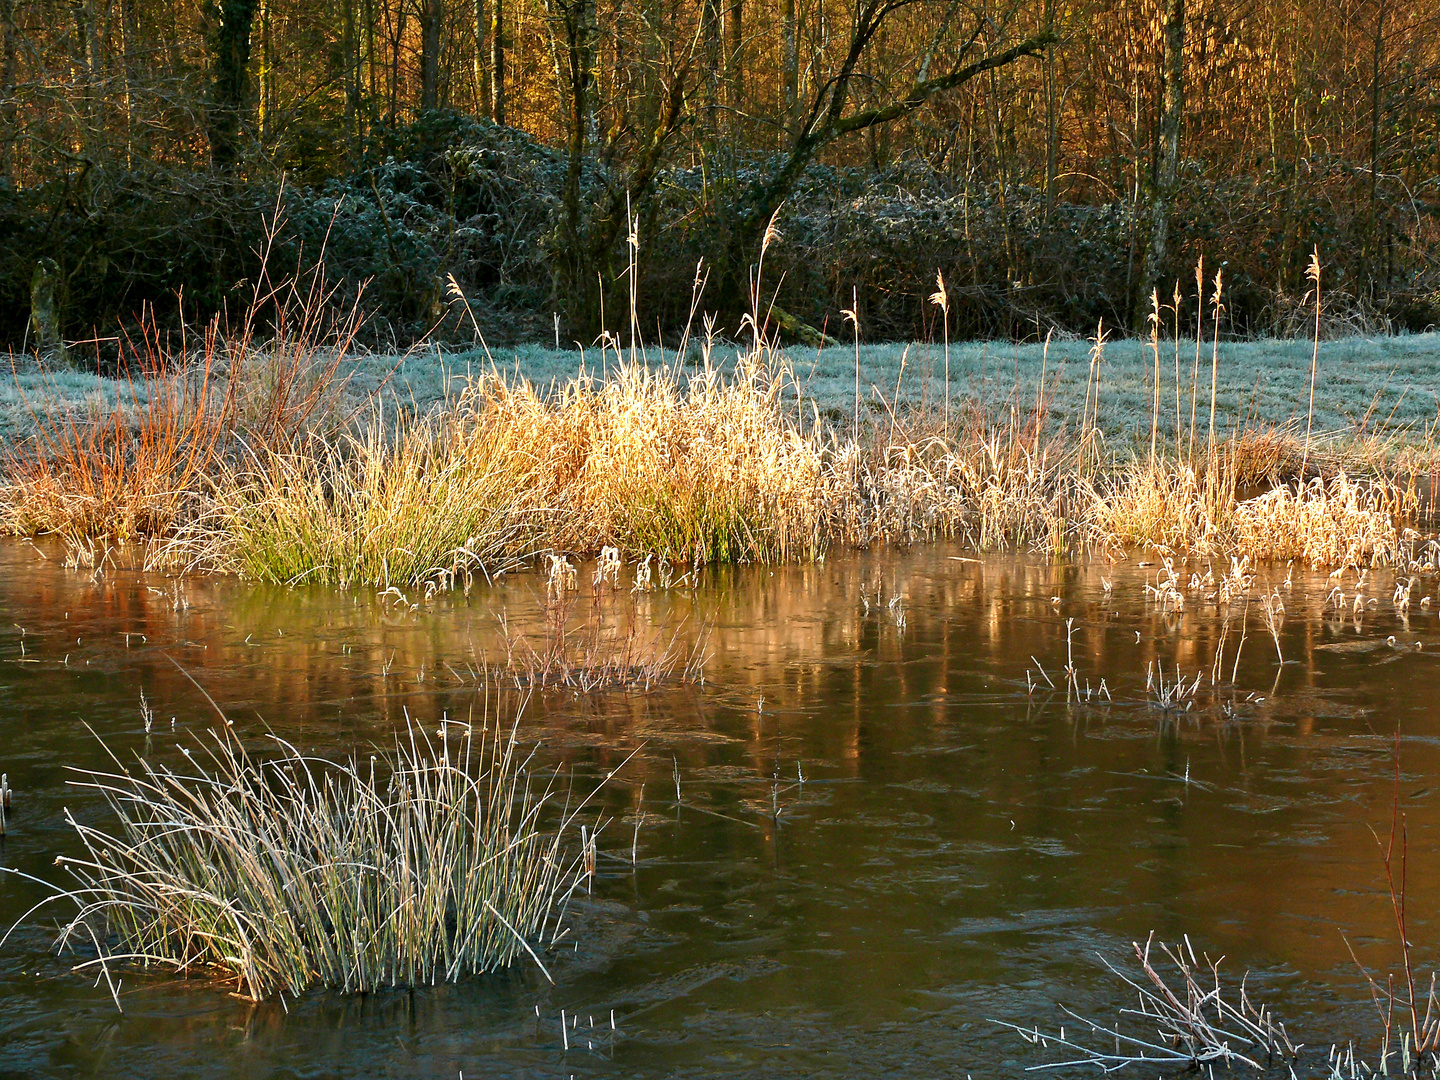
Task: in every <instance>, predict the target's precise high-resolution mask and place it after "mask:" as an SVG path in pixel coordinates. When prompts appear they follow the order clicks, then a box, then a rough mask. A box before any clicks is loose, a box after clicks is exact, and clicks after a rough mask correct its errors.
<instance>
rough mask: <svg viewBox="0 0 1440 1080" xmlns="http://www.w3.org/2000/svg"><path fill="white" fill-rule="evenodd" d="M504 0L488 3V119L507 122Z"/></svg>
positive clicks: (494, 0)
mask: <svg viewBox="0 0 1440 1080" xmlns="http://www.w3.org/2000/svg"><path fill="white" fill-rule="evenodd" d="M505 74H506V73H505V0H492V3H491V5H490V119H491V120H494V121H495V123H497V124H504V123H507V121H506V118H505V113H506V101H505V95H506V90H507V86H506V81H505Z"/></svg>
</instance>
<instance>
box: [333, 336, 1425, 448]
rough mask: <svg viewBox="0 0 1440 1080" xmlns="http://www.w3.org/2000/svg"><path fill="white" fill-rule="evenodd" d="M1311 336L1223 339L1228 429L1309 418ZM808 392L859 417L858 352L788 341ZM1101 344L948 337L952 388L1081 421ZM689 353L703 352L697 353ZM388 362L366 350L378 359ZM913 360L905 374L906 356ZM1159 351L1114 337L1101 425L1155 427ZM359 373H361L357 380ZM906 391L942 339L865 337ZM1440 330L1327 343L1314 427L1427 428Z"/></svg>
mask: <svg viewBox="0 0 1440 1080" xmlns="http://www.w3.org/2000/svg"><path fill="white" fill-rule="evenodd" d="M1312 348H1313V346H1312V344H1311V342H1309V341H1277V340H1261V341H1242V342H1226V341H1222V342H1221V343H1220V347H1219V352H1218V363H1217V365H1216V367H1217V372H1216V381H1217V386H1218V390H1217V394H1216V402H1215V413H1216V420H1217V425H1223V426H1222V427H1221V430H1222V431H1226V430H1228V429H1229V428H1230V427H1231V426H1232V425H1242V426H1244V425H1248V424H1249V423H1252V422H1253V423H1255V424H1258V425H1265V424H1283V423H1285V422H1287V421H1289V420H1292V419H1296V418H1298V419H1299V420H1300V423H1301V424H1302V425H1303V424H1304V421H1305V413H1306V406H1307V402H1308V396H1309V380H1310V361H1311V353H1312ZM1179 352H1180V356H1179V360H1180V383H1181V394H1180V397H1181V403H1180V404H1181V409H1180V411H1181V413H1182V427H1183V428H1185V429H1186V430H1188V428H1189V423H1190V408H1191V402H1190V392H1191V381H1192V374H1194V372H1195V366H1196V361H1195V356H1196V350H1195V342H1194V340H1193V339H1190V340H1182V341H1181V342H1180V350H1179ZM738 354H739V350H737V349H735V348H730V349H724V348H719V347H717V348H716V350H715V353H714V357H713V359H714V361H715V362H716V363H717V364H722V365H728V364H733V362H734V360H735V357H736V356H737V355H738ZM782 355H783V357H784V359H785V361H786V362H787V363H788V364H789V365H790V367H791V368H792V370H793V371H794V373H795V376H796V378H797V380H798V382H799V383H800V385H801V387H802V388H803V390H804V393H805V395H806V396H807V397H808V398H810V399H812V400H813V401H814V403H815V406H816V407H817V408H818V409H819V410H820V412H821V413H822V414H825V415H828V416H829V418H830V419H831V420H832V421H838V420H839V419H841V418H849V417H851V415H852V413H853V411H854V407H855V350H854V348H853V347H847V346H832V347H830V348H826V349H820V350H815V349H803V348H790V349H785V350H783V353H782ZM1090 355H1091V344H1090V343H1089V342H1086V341H1063V342H1060V341H1057V342H1052V343H1051V344H1050V345H1049V346H1048V348H1047V347H1046V346H1045V345H1043V344H1027V345H1014V344H1011V343H1009V342H995V341H989V342H963V343H953V344H952V345H951V346H950V396H951V402H952V409H953V408H954V407H956V406H957V405H959V406H963V405H965V404H968V403H979V404H982V405H985V406H988V407H990V408H991V409H994V408H1000V407H1004V406H1006V405H1008V404H1009V403H1010V402H1011V401H1012V400H1013V401H1014V402H1015V403H1016V404H1017V405H1018V406H1019V408H1020V409H1021V410H1022V411H1026V410H1028V409H1029V408H1031V407H1033V405H1034V404H1035V401H1036V395H1037V391H1038V390H1039V388H1040V380H1041V374H1042V371H1043V373H1044V376H1045V382H1046V385H1047V387H1048V388H1049V389H1050V392H1051V396H1050V398H1049V400H1048V402H1047V405H1048V413H1049V416H1050V417H1051V418H1053V419H1054V420H1056V421H1058V422H1069V423H1070V425H1071V426H1072V427H1074V426H1078V424H1079V422H1080V418H1081V414H1082V412H1083V410H1084V404H1085V395H1086V386H1087V380H1088V378H1089V372H1090ZM1211 355H1212V347H1211V344H1210V343H1209V342H1204V343H1202V345H1201V348H1200V361H1199V373H1198V377H1197V378H1196V379H1195V383H1196V413H1197V416H1198V419H1199V422H1200V423H1201V425H1202V426H1203V425H1205V424H1208V418H1209V403H1210V366H1211ZM492 357H493V360H494V361H495V362H496V363H497V364H499V365H501V366H503V367H505V368H507V369H508V370H510V371H517V370H518V372H519V373H520V374H521V375H523V376H525V377H526V378H528V379H530V380H531V381H532V382H535V383H538V384H548V383H550V382H552V381H553V382H564V381H565V380H566V379H568V378H570V377H572V376H574V375H575V373H576V371H577V370H578V368H579V365H580V362H581V354H580V353H579V352H577V351H575V350H559V351H557V350H554V349H548V348H541V347H535V346H531V347H527V348H523V349H503V350H500V349H497V350H493V352H492ZM648 358H649V360H650V363H651V366H656V365H658V364H660V363H667V364H673V363H674V359H675V357H674V354H673V353H671V352H663V353H662V352H661V351H658V350H655V349H650V350H649V351H648ZM688 361H689V364H690V365H691V366H695V365H697V364H698V363H699V362H700V358H699V354H698V352H695V351H692V352H691V354H690V356H689V357H688ZM375 362H376V361H374V360H370V361H364V362H362V363H364V364H366V365H369V364H374V363H375ZM489 362H490V360H489V359H487V357H486V355H485V354H484V353H483V352H480V351H472V352H466V353H461V354H458V355H451V356H448V357H445V358H444V360H443V364H444V369H445V370H446V371H448V372H450V373H452V374H454V373H456V372H458V373H459V374H461V375H463V374H464V372H465V371H466V369H467V368H469V369H478V368H479V367H480V366H486V365H488V364H489ZM902 362H903V365H904V371H903V377H902V371H901V365H902ZM585 363H586V367H587V369H588V370H592V371H593V372H594V373H595V374H596V375H597V376H600V375H601V374H602V373H603V370H604V368H606V367H613V366H614V364H615V358H614V354H613V352H612V353H609V354H608V356H607V358H606V359H605V361H604V362H603V364H602V360H601V357H600V355H599V353H598V350H597V351H590V352H587V353H586V354H585ZM1154 367H1155V358H1154V354H1153V353H1152V352H1151V350H1150V347H1149V345H1148V343H1142V342H1140V341H1137V340H1134V339H1126V340H1119V341H1110V342H1106V344H1105V349H1104V359H1103V360H1102V362H1101V363H1100V365H1099V415H1098V421H1097V422H1098V426H1099V427H1100V428H1101V429H1102V430H1104V431H1106V432H1109V433H1111V434H1112V436H1114V435H1116V434H1118V433H1121V432H1125V431H1134V432H1136V433H1137V437H1140V438H1141V441H1142V442H1143V441H1147V440H1148V439H1149V434H1150V413H1151V407H1152V402H1153V391H1152V385H1153V383H1152V380H1153V378H1154ZM1175 367H1176V356H1175V344H1174V342H1164V341H1162V342H1161V343H1160V425H1159V426H1160V432H1161V434H1162V435H1163V434H1166V433H1168V434H1170V436H1171V437H1172V438H1173V435H1174V430H1175V411H1176V410H1175ZM441 379H442V375H441V365H440V364H439V363H437V362H436V360H435V358H434V357H433V356H431V357H426V358H420V359H415V360H411V361H409V362H408V363H407V364H406V365H405V366H404V367H402V368H401V369H400V371H399V372H397V380H396V382H397V386H405V387H407V388H410V389H411V390H412V392H414V393H415V395H416V400H417V401H421V402H433V401H437V400H439V396H440V385H441ZM357 381H358V380H357ZM897 384H898V386H899V389H900V398H901V400H902V401H904V402H908V403H910V404H921V403H924V404H928V405H934V406H936V407H939V406H940V405H941V404H942V403H943V400H944V388H945V350H944V347H943V346H942V345H940V344H935V343H924V342H921V343H913V344H909V345H903V344H894V345H862V346H861V347H860V408H861V418H862V421H863V419H864V417H865V416H866V412H867V410H868V412H869V413H870V414H875V413H877V412H878V413H882V414H884V413H885V405H884V403H883V402H882V401H881V397H882V395H883V397H884V399H885V401H889V402H893V401H894V399H895V396H896V387H897ZM1437 392H1440V333H1431V334H1414V335H1402V336H1396V337H1388V338H1358V337H1357V338H1343V339H1340V340H1336V341H1323V342H1321V343H1320V356H1319V364H1318V372H1317V377H1316V390H1315V420H1314V427H1315V431H1316V432H1327V433H1331V434H1333V435H1340V436H1342V437H1343V436H1346V435H1357V434H1365V435H1372V434H1376V433H1377V432H1378V433H1384V434H1388V435H1399V434H1402V433H1406V432H1409V433H1411V434H1412V435H1413V436H1414V437H1416V438H1423V437H1424V434H1425V428H1426V425H1427V424H1433V423H1434V422H1435V420H1436V417H1437V413H1440V396H1437Z"/></svg>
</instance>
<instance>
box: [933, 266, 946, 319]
mask: <svg viewBox="0 0 1440 1080" xmlns="http://www.w3.org/2000/svg"><path fill="white" fill-rule="evenodd" d="M930 302H931V303H932V304H934V305H935V306H936V307H938V308H940V310H941V311H942V312H944V313H945V314H946V315H949V314H950V296H949V294H948V293H947V292H946V291H945V275H944V274H942V273H941V272H940V271H939V270H936V271H935V291H934V292H933V293H931V294H930Z"/></svg>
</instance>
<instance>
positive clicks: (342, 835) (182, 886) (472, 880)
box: [46, 725, 593, 1007]
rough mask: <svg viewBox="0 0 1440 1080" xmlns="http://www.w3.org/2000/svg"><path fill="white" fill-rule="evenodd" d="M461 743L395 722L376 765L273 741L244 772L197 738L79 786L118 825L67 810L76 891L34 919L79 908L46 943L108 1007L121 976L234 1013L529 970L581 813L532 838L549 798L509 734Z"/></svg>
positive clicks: (566, 890)
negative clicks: (147, 973) (99, 987)
mask: <svg viewBox="0 0 1440 1080" xmlns="http://www.w3.org/2000/svg"><path fill="white" fill-rule="evenodd" d="M459 727H460V726H459V725H457V728H459ZM462 730H463V731H464V734H461V735H459V736H458V737H456V738H451V737H450V736H449V735H448V731H449V727H448V726H442V728H441V730H440V733H439V735H438V737H437V738H436V739H434V740H432V739H430V738H428V737H427V736H426V735H424V734H423V733H418V732H417V731H416V729H415V728H414V726H412V727H411V729H410V731H409V733H408V736H406V737H405V738H403V739H398V740H397V743H396V748H395V752H394V754H393V756H388V757H387V760H384V761H377V759H376V758H375V757H370V758H369V759H368V760H365V761H362V760H360V759H359V758H351V759H350V760H349V761H348V762H332V761H327V760H323V759H319V758H314V757H310V756H308V755H306V754H304V753H302V752H301V751H300V750H299V749H297V748H296V747H295V746H293V745H291V744H290V743H288V742H285V741H284V740H283V739H280V738H278V737H276V736H273V735H272V736H271V738H272V739H273V740H274V743H275V746H276V748H277V750H278V753H277V754H276V755H275V756H273V757H271V758H269V759H267V760H263V761H262V760H258V759H257V758H255V757H252V756H251V753H250V752H249V751H248V750H247V749H246V748H245V747H244V745H243V744H242V743H241V742H240V741H239V740H238V738H237V737H236V736H235V735H233V734H232V733H231V732H229V731H224V732H213V731H212V732H211V733H209V735H208V736H207V737H205V738H203V739H201V740H199V741H198V745H196V746H195V747H193V748H192V747H182V748H181V752H182V753H183V755H184V757H185V766H184V768H183V769H181V770H180V771H176V770H173V769H171V768H169V767H168V766H166V765H163V764H158V763H155V762H152V761H149V760H147V759H144V758H140V759H137V761H136V763H135V764H134V765H133V766H125V765H122V764H121V763H120V762H119V760H118V759H115V762H116V771H114V772H90V771H81V772H80V774H79V776H80V778H79V779H78V780H77V781H75V783H76V784H77V786H80V787H85V788H90V789H93V790H95V791H98V792H99V793H100V794H101V795H102V796H103V797H104V799H105V800H106V802H108V804H109V806H110V809H111V811H113V813H114V815H115V818H116V819H117V821H116V826H115V827H114V830H113V831H108V832H107V831H105V830H104V829H102V828H98V827H93V826H90V825H86V824H82V823H80V822H79V821H77V820H76V818H75V817H74V816H73V815H71V814H70V813H69V812H68V811H67V817H68V819H69V821H70V823H71V825H73V826H74V828H75V829H76V831H77V832H78V833H79V835H80V838H81V840H82V842H83V843H84V845H85V849H86V856H85V857H84V858H78V859H70V858H62V859H60V860H58V863H59V865H61V866H63V867H64V868H65V870H66V871H67V872H68V873H69V874H70V876H71V877H72V878H73V880H74V883H75V884H74V887H73V888H71V889H69V890H61V889H58V888H57V895H56V896H53V897H51V898H49V900H47V901H46V903H49V902H51V901H55V900H65V901H71V902H73V903H74V904H75V905H76V906H77V909H78V910H77V911H76V913H75V915H74V917H73V918H72V919H70V921H69V922H68V923H66V924H65V925H64V926H63V927H62V929H61V933H60V937H59V941H58V944H59V946H60V947H62V948H63V947H65V946H75V945H80V946H82V947H86V948H88V949H93V950H94V951H95V953H96V954H97V955H96V956H95V957H94V958H93V959H88V960H85V961H83V962H81V963H80V964H79V965H78V969H91V970H94V969H99V970H100V971H101V972H102V973H103V974H104V976H105V978H106V979H107V980H108V981H109V984H110V989H111V992H112V994H113V995H114V996H115V1002H116V1005H117V1007H118V1006H119V1004H120V999H119V993H118V991H119V984H118V977H119V969H120V968H121V967H122V966H124V965H127V964H136V965H139V966H141V967H145V968H150V967H159V968H164V969H170V970H172V971H174V972H176V973H180V974H192V973H193V974H208V975H213V976H215V977H217V978H219V979H222V980H230V979H233V980H234V981H235V984H236V991H237V992H238V993H239V994H241V995H243V996H245V997H248V998H251V999H261V998H269V997H273V996H275V995H281V996H282V998H283V996H284V995H290V996H294V995H297V994H300V993H302V992H303V991H305V990H308V989H311V988H315V987H325V988H329V989H333V990H338V991H341V992H344V993H364V992H368V991H373V990H379V989H382V988H387V987H414V986H420V985H433V984H436V983H439V982H442V981H443V982H454V981H457V980H459V979H460V978H462V977H464V976H467V975H477V974H481V973H483V972H488V971H493V970H496V969H500V968H506V967H509V966H510V965H511V964H513V963H514V962H515V961H516V960H517V959H520V958H521V957H522V956H525V957H528V958H529V959H530V960H531V961H533V962H534V963H535V964H536V965H537V966H539V967H540V970H541V971H542V972H545V968H544V964H543V962H542V961H541V959H540V956H539V950H540V949H541V947H542V945H543V943H544V942H546V941H547V940H548V941H553V940H554V938H555V936H556V934H557V933H558V932H560V923H561V920H562V918H563V914H564V911H565V908H566V904H567V901H568V900H569V898H570V896H571V894H572V892H573V890H574V889H575V887H576V885H577V884H578V882H579V881H580V880H581V879H582V877H583V876H584V874H585V873H586V868H587V867H588V866H593V851H592V850H585V851H580V852H577V853H575V854H573V855H569V854H567V853H566V852H565V851H564V849H563V848H562V842H561V838H562V835H563V834H564V832H565V831H566V828H567V826H568V825H569V824H570V823H571V822H572V821H573V819H574V817H575V814H576V813H578V812H579V810H580V809H581V808H582V807H583V805H584V803H583V801H582V803H581V804H580V807H575V808H572V809H570V810H569V812H567V813H565V814H563V815H562V820H561V821H560V824H559V828H558V829H556V830H554V831H548V830H546V829H543V828H542V822H541V817H542V811H544V809H545V808H546V807H547V805H548V804H549V803H550V801H551V799H552V795H553V793H554V789H553V785H546V786H544V787H543V788H541V787H539V786H538V785H536V784H535V782H534V778H533V775H532V772H531V768H530V765H531V760H532V757H533V753H532V755H522V754H520V753H519V751H518V749H517V744H516V738H515V730H514V728H512V729H511V730H510V732H509V734H508V735H506V734H505V733H503V732H501V731H499V730H497V729H491V730H488V731H487V730H484V729H482V730H481V732H480V733H479V734H478V735H472V734H471V733H470V729H469V728H468V727H465V728H463V729H462ZM590 844H593V839H592V840H588V841H587V844H586V846H587V848H588V845H590ZM78 969H77V970H78ZM545 974H546V976H547V977H548V974H549V973H548V972H545Z"/></svg>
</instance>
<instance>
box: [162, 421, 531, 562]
mask: <svg viewBox="0 0 1440 1080" xmlns="http://www.w3.org/2000/svg"><path fill="white" fill-rule="evenodd" d="M524 434H525V433H524V431H523V429H519V428H516V427H514V426H510V425H506V424H503V423H495V422H493V418H492V417H489V416H487V414H486V412H485V410H484V408H483V405H482V406H477V404H476V402H475V400H474V399H473V398H467V399H465V400H463V401H462V402H461V404H460V406H459V407H458V408H457V409H456V410H455V411H453V412H451V413H447V414H444V415H441V416H438V417H434V418H428V419H424V420H421V421H419V422H415V423H412V424H410V425H408V426H405V427H403V428H402V429H401V430H400V431H399V432H398V434H397V433H392V431H391V430H390V429H389V428H387V427H386V426H385V425H384V423H383V422H382V420H381V419H380V418H375V419H373V420H372V421H371V423H370V425H369V426H368V427H367V428H366V430H365V431H364V432H362V433H360V434H358V435H356V434H343V435H341V436H339V437H337V438H335V439H331V440H327V439H323V438H321V437H319V436H312V437H310V438H308V439H306V440H304V441H302V442H300V443H298V444H297V445H295V446H291V447H284V448H280V449H275V448H271V447H261V448H259V449H258V450H256V451H255V452H254V453H253V454H251V455H249V460H248V461H247V462H246V463H245V464H243V465H239V466H232V467H227V468H226V469H224V470H223V471H222V473H221V475H220V476H219V478H218V480H217V482H216V483H215V485H214V488H213V493H212V496H211V499H212V501H211V504H210V506H209V507H208V508H207V511H206V513H205V514H204V515H203V517H201V518H199V519H198V520H197V521H196V522H195V524H194V526H193V527H192V528H191V529H189V530H188V531H187V532H186V533H185V534H184V535H182V536H181V537H179V538H178V539H177V542H176V543H175V544H173V545H172V547H171V550H170V556H171V557H172V558H175V559H183V560H184V561H185V562H186V563H188V564H189V565H194V566H201V567H204V568H207V569H211V570H220V571H225V572H234V573H239V574H241V575H243V576H246V577H249V578H253V579H259V580H265V581H277V582H285V583H299V582H313V583H316V584H333V585H341V586H353V585H374V586H378V587H380V588H389V587H390V586H391V585H392V583H393V584H396V585H409V584H411V583H416V582H429V583H434V584H436V585H447V584H453V582H454V580H455V579H456V578H457V577H462V576H465V575H469V574H474V573H494V572H496V571H498V570H503V569H505V568H506V567H507V566H510V565H513V563H514V561H515V560H516V559H517V558H518V557H520V556H521V555H523V554H525V553H526V552H527V550H528V548H529V545H530V544H531V542H532V540H533V538H534V537H535V536H536V535H537V534H538V533H539V531H540V526H541V525H542V523H543V522H542V519H541V517H540V515H539V513H538V507H537V506H536V503H535V500H536V497H537V495H538V494H539V492H538V491H537V487H538V484H537V480H538V479H539V478H538V467H537V462H536V458H535V454H534V451H533V449H532V448H531V447H530V446H529V445H528V444H527V443H526V442H525V441H524Z"/></svg>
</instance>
